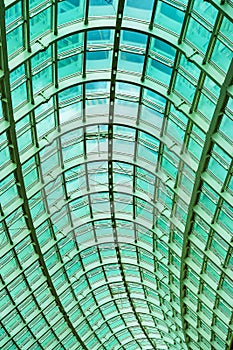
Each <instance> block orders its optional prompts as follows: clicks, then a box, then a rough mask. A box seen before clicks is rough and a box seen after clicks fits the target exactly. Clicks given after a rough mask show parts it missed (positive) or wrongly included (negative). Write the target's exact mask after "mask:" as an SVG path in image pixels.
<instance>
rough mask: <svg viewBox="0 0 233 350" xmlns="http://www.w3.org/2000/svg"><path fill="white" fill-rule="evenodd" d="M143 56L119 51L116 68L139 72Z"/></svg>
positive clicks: (141, 67)
mask: <svg viewBox="0 0 233 350" xmlns="http://www.w3.org/2000/svg"><path fill="white" fill-rule="evenodd" d="M143 63H144V56H142V55H139V54H133V53H129V52H125V51H121V53H120V58H119V62H118V69H120V70H125V71H133V72H137V73H141V72H142V69H143Z"/></svg>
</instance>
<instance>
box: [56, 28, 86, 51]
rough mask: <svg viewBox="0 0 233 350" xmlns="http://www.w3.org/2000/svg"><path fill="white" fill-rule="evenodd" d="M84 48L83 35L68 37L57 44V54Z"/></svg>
mask: <svg viewBox="0 0 233 350" xmlns="http://www.w3.org/2000/svg"><path fill="white" fill-rule="evenodd" d="M82 48H83V33H78V34H72V35H68V36H66V37H64V38H62V39H60V40H58V42H57V52H58V54H61V53H62V52H66V51H69V50H74V49H80V50H82Z"/></svg>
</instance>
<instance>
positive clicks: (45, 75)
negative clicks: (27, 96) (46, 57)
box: [32, 66, 53, 94]
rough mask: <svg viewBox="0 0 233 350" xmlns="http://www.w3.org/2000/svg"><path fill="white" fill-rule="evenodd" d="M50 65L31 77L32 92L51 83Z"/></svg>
mask: <svg viewBox="0 0 233 350" xmlns="http://www.w3.org/2000/svg"><path fill="white" fill-rule="evenodd" d="M52 81H53V77H52V67H51V66H49V67H47V68H45V69H43V70H41V71H40V72H38V73H37V74H36V75H34V76H33V77H32V86H33V93H34V94H36V93H37V92H38V91H40V90H43V89H44V88H45V87H46V86H48V85H50V84H52Z"/></svg>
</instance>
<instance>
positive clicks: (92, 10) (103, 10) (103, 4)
mask: <svg viewBox="0 0 233 350" xmlns="http://www.w3.org/2000/svg"><path fill="white" fill-rule="evenodd" d="M117 5H118V0H114V1H113V0H107V1H106V0H89V16H90V17H92V16H93V17H96V16H101V17H102V16H103V14H104V16H115V15H116V11H117Z"/></svg>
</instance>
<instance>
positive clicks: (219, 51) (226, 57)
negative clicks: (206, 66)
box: [211, 40, 233, 72]
mask: <svg viewBox="0 0 233 350" xmlns="http://www.w3.org/2000/svg"><path fill="white" fill-rule="evenodd" d="M232 58H233V52H232V50H230V48H228V47H227V46H226V45H224V44H223V43H222V42H221V41H219V40H217V41H216V44H215V46H214V50H213V53H212V56H211V61H212V62H214V63H215V64H217V66H218V67H219V68H220V69H221V70H223V71H224V72H226V71H227V70H228V67H229V65H230V63H231V60H232Z"/></svg>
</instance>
